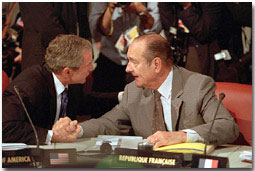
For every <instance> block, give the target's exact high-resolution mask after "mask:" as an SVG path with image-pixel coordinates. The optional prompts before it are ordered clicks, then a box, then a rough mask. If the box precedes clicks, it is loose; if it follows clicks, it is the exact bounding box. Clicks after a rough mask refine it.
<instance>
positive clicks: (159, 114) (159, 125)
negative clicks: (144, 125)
mask: <svg viewBox="0 0 255 171" xmlns="http://www.w3.org/2000/svg"><path fill="white" fill-rule="evenodd" d="M160 96H161V94H160V93H159V92H158V91H157V90H155V93H154V101H155V109H154V115H153V121H152V132H153V133H155V132H157V131H166V125H165V121H164V115H163V106H162V103H161V100H160Z"/></svg>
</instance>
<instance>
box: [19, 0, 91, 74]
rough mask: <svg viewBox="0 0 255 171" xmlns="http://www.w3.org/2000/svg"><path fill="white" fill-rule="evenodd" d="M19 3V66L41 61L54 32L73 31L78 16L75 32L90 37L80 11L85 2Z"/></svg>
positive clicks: (86, 21) (83, 8)
mask: <svg viewBox="0 0 255 171" xmlns="http://www.w3.org/2000/svg"><path fill="white" fill-rule="evenodd" d="M19 5H20V12H21V17H22V20H23V22H24V32H23V40H22V62H21V64H22V70H24V69H26V68H27V67H30V66H32V65H39V64H41V62H42V61H43V60H44V55H45V51H46V48H47V46H48V44H49V42H50V41H51V40H52V39H54V38H55V37H56V36H57V35H58V34H77V23H78V20H79V25H80V29H82V30H81V31H80V34H79V35H80V36H81V37H85V38H89V37H90V33H89V29H88V27H86V26H88V19H87V16H86V15H84V14H86V12H87V8H86V5H87V3H85V2H83V4H80V3H73V2H20V3H19ZM77 6H78V8H77ZM77 10H78V13H77ZM77 14H78V15H77ZM82 34H83V35H82ZM84 34H88V35H84Z"/></svg>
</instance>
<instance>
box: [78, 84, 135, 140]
mask: <svg viewBox="0 0 255 171" xmlns="http://www.w3.org/2000/svg"><path fill="white" fill-rule="evenodd" d="M127 102H128V88H127V87H126V88H125V92H124V96H123V99H122V101H121V102H120V103H119V104H118V105H116V106H115V107H114V108H113V109H112V110H111V111H109V112H107V113H106V114H104V115H103V116H101V117H100V118H98V119H90V120H88V121H85V122H82V123H79V124H80V125H81V126H82V128H83V130H84V134H83V137H95V136H97V135H121V134H126V133H128V132H129V129H130V127H128V126H124V127H122V126H120V125H118V121H119V120H124V121H130V118H129V116H128V110H127Z"/></svg>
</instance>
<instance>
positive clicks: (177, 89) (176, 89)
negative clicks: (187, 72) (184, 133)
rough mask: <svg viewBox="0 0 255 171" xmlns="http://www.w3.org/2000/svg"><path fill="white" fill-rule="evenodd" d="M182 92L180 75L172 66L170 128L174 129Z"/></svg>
mask: <svg viewBox="0 0 255 171" xmlns="http://www.w3.org/2000/svg"><path fill="white" fill-rule="evenodd" d="M182 93H183V85H182V76H181V73H180V71H179V70H178V68H177V67H176V66H173V82H172V97H171V99H172V100H171V117H172V129H173V131H177V130H176V124H177V120H178V118H179V114H180V107H181V105H182V100H181V99H180V98H179V97H180V96H181V95H182Z"/></svg>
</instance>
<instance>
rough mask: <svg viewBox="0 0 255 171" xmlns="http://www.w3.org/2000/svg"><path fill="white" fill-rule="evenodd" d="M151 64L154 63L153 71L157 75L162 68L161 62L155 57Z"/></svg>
mask: <svg viewBox="0 0 255 171" xmlns="http://www.w3.org/2000/svg"><path fill="white" fill-rule="evenodd" d="M153 63H154V69H155V72H156V73H159V71H160V69H161V67H162V60H161V59H160V58H159V57H155V58H154V59H153Z"/></svg>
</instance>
